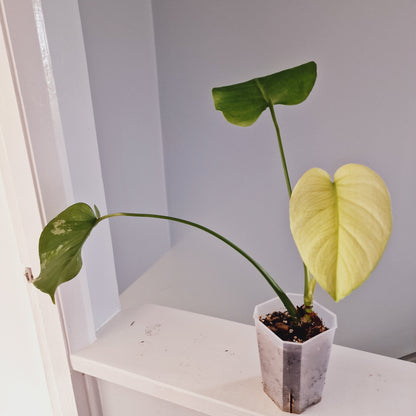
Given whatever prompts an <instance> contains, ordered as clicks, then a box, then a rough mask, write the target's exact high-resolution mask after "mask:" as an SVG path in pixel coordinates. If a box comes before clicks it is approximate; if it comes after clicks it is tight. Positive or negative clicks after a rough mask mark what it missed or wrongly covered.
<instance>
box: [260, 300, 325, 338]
mask: <svg viewBox="0 0 416 416" xmlns="http://www.w3.org/2000/svg"><path fill="white" fill-rule="evenodd" d="M296 309H297V311H298V313H299V316H300V318H301V322H300V324H299V325H296V324H295V323H294V321H293V319H292V318H291V316H290V315H289V313H288V312H287V311H285V312H273V313H269V314H267V315H266V316H261V317H260V321H261V322H263V324H264V325H266V326H267V327H268V328H269V329H270V330H271V331H273V332H274V333H275V334H276V335H277V336H278V337H279V338H280V339H282V340H283V341H291V342H298V343H302V342H305V341H307V340H308V339H311V338H313V337H314V336H316V335H318V334H320V333H321V332H324V331H326V330H327V329H328V328H327V327H326V326H325V325H324V324H323V322H322V320H321V318H320V317H319V316H318V315H317V314H316V313H315V312H313V311H312V312H311V313H309V314H308V315H307V314H306V312H305V307H304V305H302V306H297V308H296Z"/></svg>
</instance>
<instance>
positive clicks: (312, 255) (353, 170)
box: [34, 62, 392, 412]
mask: <svg viewBox="0 0 416 416" xmlns="http://www.w3.org/2000/svg"><path fill="white" fill-rule="evenodd" d="M315 80H316V64H315V63H314V62H309V63H306V64H304V65H300V66H298V67H295V68H291V69H287V70H284V71H281V72H278V73H275V74H272V75H269V76H266V77H261V78H256V79H253V80H250V81H247V82H243V83H239V84H235V85H231V86H226V87H221V88H214V89H213V98H214V103H215V107H216V109H218V110H220V111H222V112H223V114H224V116H225V118H226V119H227V120H228V121H229V122H231V123H233V124H236V125H239V126H249V125H251V124H253V123H254V122H255V121H256V120H257V118H258V117H259V116H260V114H261V113H262V112H263V111H264V110H266V109H268V110H269V111H270V114H271V117H272V121H273V125H274V127H275V131H276V135H277V142H278V146H279V150H280V155H281V163H282V166H283V172H284V177H285V181H286V186H287V190H288V195H289V213H290V227H291V232H292V235H293V238H294V241H295V243H296V246H297V248H298V250H299V253H300V255H301V257H302V259H303V262H304V293H303V297H302V300H303V301H302V302H301V303H303V309H302V313H301V314H300V313H299V312H298V311H297V308H296V306H295V305H294V303H293V301H292V300H291V299H290V297H289V296H288V295H287V294H286V293H285V292H284V291H283V290H282V289H281V288H280V286H279V285H278V284H277V282H276V281H275V280H274V279H273V278H272V276H271V275H270V274H269V273H268V272H267V271H266V270H265V269H264V268H263V267H262V266H261V265H260V264H259V263H258V262H256V261H255V260H254V259H253V258H252V257H251V256H250V255H248V254H247V253H246V252H245V251H243V250H242V249H241V248H240V247H238V246H236V245H235V244H234V243H232V242H231V241H230V240H229V239H227V238H225V237H224V236H222V235H220V234H219V233H217V232H215V231H213V230H211V229H209V228H207V227H204V226H203V225H200V224H197V223H194V222H191V221H187V220H185V219H181V218H175V217H170V216H165V215H159V214H151V213H124V212H120V213H112V214H107V215H103V216H102V215H101V214H100V212H99V210H98V209H97V208H96V207H95V206H94V209H93V208H91V207H90V206H88V205H87V204H84V203H77V204H74V205H71V206H70V207H68V208H67V209H65V210H64V211H63V212H61V213H60V214H59V215H57V216H56V217H55V218H54V219H52V220H51V221H50V222H49V223H48V224H47V225H46V226H45V228H44V230H43V231H42V234H41V236H40V239H39V257H40V263H41V272H40V275H39V277H38V278H37V279H35V280H34V285H35V286H36V287H37V288H38V289H40V290H42V291H43V292H45V293H48V294H49V295H50V296H51V299H52V301H55V292H56V289H57V288H58V286H59V285H60V284H62V283H64V282H66V281H69V280H71V279H73V278H74V277H75V276H76V275H77V274H78V273H79V271H80V269H81V267H82V258H81V250H82V247H83V244H84V243H85V241H86V240H87V238H88V236H89V234H90V233H91V231H92V229H93V228H94V227H95V226H96V225H98V224H99V223H100V222H101V221H103V220H106V219H110V218H114V217H119V216H129V217H136V218H138V217H141V218H143V217H144V218H146V217H147V218H155V219H160V220H170V221H175V222H179V223H182V224H185V225H188V226H191V227H195V228H199V229H200V230H202V231H205V232H207V233H209V234H211V235H212V236H214V237H216V238H218V239H220V240H221V241H223V242H224V243H225V244H227V245H229V246H230V247H231V248H233V249H234V250H236V251H237V252H239V253H240V254H241V255H242V256H243V257H244V258H246V259H247V260H248V261H249V262H250V263H251V264H252V265H253V266H254V267H255V268H256V269H257V270H258V271H259V273H260V274H261V275H262V276H263V277H264V278H265V280H266V281H267V282H268V283H269V285H270V286H271V288H272V289H273V290H274V292H275V293H276V295H277V296H278V301H279V302H280V303H281V304H282V305H283V308H284V309H285V310H286V312H285V313H287V314H288V316H289V317H290V320H291V321H292V322H293V326H294V328H296V327H298V326H300V325H301V324H302V323H303V324H305V323H306V324H308V325H310V326H312V325H314V322H315V317H314V316H315V314H314V306H315V305H314V302H313V293H314V289H315V286H316V283H319V285H321V287H322V288H323V289H325V290H326V291H327V292H328V293H329V294H330V295H331V296H332V298H333V299H334V300H335V301H339V300H341V299H342V298H344V297H345V296H347V295H348V294H349V293H351V291H352V290H354V289H355V288H357V287H358V286H360V285H361V284H362V283H363V282H364V280H366V279H367V277H368V276H369V274H370V273H371V271H372V270H373V269H374V267H375V266H376V265H377V263H378V261H379V259H380V258H381V256H382V253H383V251H384V249H385V247H386V244H387V241H388V238H389V236H390V233H391V223H392V220H391V207H390V197H389V193H388V190H387V188H386V186H385V184H384V182H383V181H382V179H381V178H380V177H379V176H378V175H377V174H376V173H375V172H373V171H372V170H371V169H369V168H368V167H366V166H363V165H358V164H348V165H345V166H342V167H341V168H340V169H338V170H337V172H336V173H335V175H334V180H332V179H331V177H330V176H329V175H328V174H327V173H326V172H325V171H323V170H321V169H318V168H312V169H310V170H309V171H307V172H306V173H305V174H304V175H303V176H302V177H301V178H300V180H299V181H298V183H297V184H296V186H295V188H294V189H293V192H292V187H291V182H290V178H289V173H288V168H287V164H286V158H285V154H284V150H283V143H282V139H281V135H280V130H279V126H278V123H277V118H276V113H275V110H274V106H275V105H278V104H281V105H295V104H299V103H301V102H303V101H304V100H305V99H306V98H307V97H308V95H309V94H310V92H311V90H312V88H313V86H314V84H315ZM315 309H316V308H315ZM318 309H319V310H318ZM318 309H317V312H318V315H319V312H320V311H321V310H322V311H324V312H325V308H322V307H320V306H319V308H318ZM271 312H273V311H271ZM257 318H258V316H257ZM330 319H332V318H330ZM257 321H258V319H257ZM332 321H333V322H332V326H331V325H328V327H329V330H328V331H320V332H319V335H317V336H316V337H314V338H312V339H310V340H307V341H306V342H305V343H304V345H306V346H307V347H306V348H305V349H308V350H309V351H312V350H313V348H314V347H313V343H314V342H315V341H314V339H315V338H316V339H318V342H319V338H322V337H323V336H325V333H330V334H331V335H330V337H332V338H333V331H332V329H333V330H335V327H336V319H332ZM324 324H327V323H326V322H325V320H324ZM256 325H257V323H256ZM263 326H264V325H263ZM288 330H289V328H288ZM331 331H332V332H331ZM273 336H274V334H273ZM266 337H269V336H268V335H267V336H266ZM274 337H275V336H274ZM275 338H277V337H275ZM332 338H331V340H330V344H331V343H332ZM292 341H293V340H292ZM282 342H283V344H282V351H283V352H282V354H281V355H282V356H284V355H285V354H286V355H287V353H285V352H284V351H288V346H287V344H298V343H297V342H290V341H282ZM311 345H312V346H311ZM298 347H299V345H296V348H297V349H299V348H298ZM259 348H260V349H261V347H259ZM267 348H269V347H267ZM310 354H312V353H310ZM312 355H313V354H312ZM290 356H291V353H289V358H290ZM286 358H287V357H286ZM324 361H325V360H324ZM326 364H327V361H326ZM284 365H285V364H282V366H283V367H284ZM297 371H298V370H296V371H293V369H292V370H291V371H289V373H290V374H291V378H293V377H292V376H293V374H294V373H296V372H297ZM286 378H287V377H286ZM284 383H285V382H284V380H282V381H281V384H282V385H284ZM302 383H303V382H302ZM302 383H300V384H302ZM300 384H299V383H298V385H300ZM303 384H304V383H303ZM303 384H302V386H303ZM304 388H305V387H304V386H303V387H302V389H304ZM286 390H287V386H286ZM289 390H290V392H289V396H288V399H287V400H289V402H290V406H289V407H287V406H286V404H285V403H283V404H282V403H280V402H279V401H278V400H277V399H276V400H275V399H273V400H275V401H276V402H277V403H278V404H279V406H280V407H281V408H282V409H283V410H287V411H296V412H301V411H302V410H303V409H304V408H305V407H304V405H303V404H302V405H300V406H298V405H297V403H298V398H296V397H295V392H294V391H293V389H292V390H291V388H289ZM268 394H269V393H268ZM269 395H270V394H269ZM285 400H286V399H285ZM287 400H286V401H287ZM319 400H320V396H319ZM319 400H316V398H315V399H314V401H313V403H315V402H316V401H319ZM313 403H309V402H308V403H306V407H307V406H309V405H310V404H313Z"/></svg>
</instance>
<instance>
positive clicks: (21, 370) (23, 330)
mask: <svg viewBox="0 0 416 416" xmlns="http://www.w3.org/2000/svg"><path fill="white" fill-rule="evenodd" d="M8 209H9V207H8V206H7V204H6V193H5V190H4V187H3V178H2V177H0V229H1V233H0V264H1V269H2V271H1V275H0V284H1V287H2V290H1V294H0V327H1V334H2V337H1V339H2V342H1V343H0V356H1V357H2V358H1V360H0V414H2V415H7V416H20V415H24V414H30V415H33V416H48V415H51V416H52V414H53V413H52V404H51V401H50V399H49V392H48V388H47V384H46V377H45V371H44V368H43V362H42V357H41V353H40V348H39V344H38V338H37V334H36V327H35V322H34V319H33V316H32V309H31V306H30V301H29V297H28V293H27V288H26V287H25V286H26V282H25V279H24V276H23V273H22V271H23V270H24V268H23V266H22V264H21V263H20V261H19V255H18V248H17V243H16V239H15V230H13V229H12V221H11V218H10V215H9V212H8ZM22 396H23V397H24V399H22Z"/></svg>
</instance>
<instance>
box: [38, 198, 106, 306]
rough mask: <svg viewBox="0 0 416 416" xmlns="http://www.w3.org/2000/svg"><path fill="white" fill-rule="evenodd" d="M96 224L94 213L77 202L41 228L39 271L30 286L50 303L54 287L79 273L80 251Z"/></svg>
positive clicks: (53, 298) (53, 295)
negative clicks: (34, 287)
mask: <svg viewBox="0 0 416 416" xmlns="http://www.w3.org/2000/svg"><path fill="white" fill-rule="evenodd" d="M97 215H98V211H97ZM97 222H98V219H97V217H96V215H95V214H94V211H93V210H92V209H91V208H90V207H89V206H88V205H87V204H84V203H77V204H74V205H71V206H70V207H68V208H67V209H66V210H65V211H63V212H61V213H60V214H59V215H58V216H57V217H55V218H54V219H53V220H51V221H50V222H49V223H48V224H47V226H46V227H45V228H44V229H43V231H42V234H41V236H40V238H39V259H40V266H41V271H40V274H39V277H38V278H37V279H35V281H34V282H33V284H34V285H35V286H36V287H37V288H38V289H40V290H41V291H42V292H45V293H48V294H49V295H50V297H51V298H52V301H53V302H55V291H56V288H57V287H58V286H59V285H60V284H61V283H64V282H67V281H68V280H71V279H72V278H74V277H75V276H76V275H77V274H78V273H79V271H80V270H81V267H82V259H81V249H82V246H83V244H84V242H85V240H86V239H87V237H88V236H89V234H90V233H91V230H92V229H93V228H94V226H95V225H96V224H97Z"/></svg>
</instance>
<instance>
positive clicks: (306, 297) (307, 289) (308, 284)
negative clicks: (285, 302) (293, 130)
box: [269, 102, 316, 316]
mask: <svg viewBox="0 0 416 416" xmlns="http://www.w3.org/2000/svg"><path fill="white" fill-rule="evenodd" d="M269 109H270V114H271V116H272V120H273V124H274V127H275V129H276V135H277V142H278V143H279V151H280V158H281V160H282V167H283V172H284V174H285V181H286V187H287V192H288V194H289V199H290V198H291V196H292V186H291V184H290V178H289V171H288V169H287V163H286V157H285V152H284V150H283V143H282V136H281V135H280V129H279V125H278V124H277V118H276V113H275V111H274V107H273V103H271V102H270V103H269ZM303 270H304V276H305V278H304V280H305V285H304V292H303V303H304V305H305V310H306V314H307V316H308V315H309V314H310V313H311V312H312V307H313V292H314V290H315V285H316V280H315V279H313V278H311V276H310V273H309V270H308V268H307V267H306V265H305V263H303Z"/></svg>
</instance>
